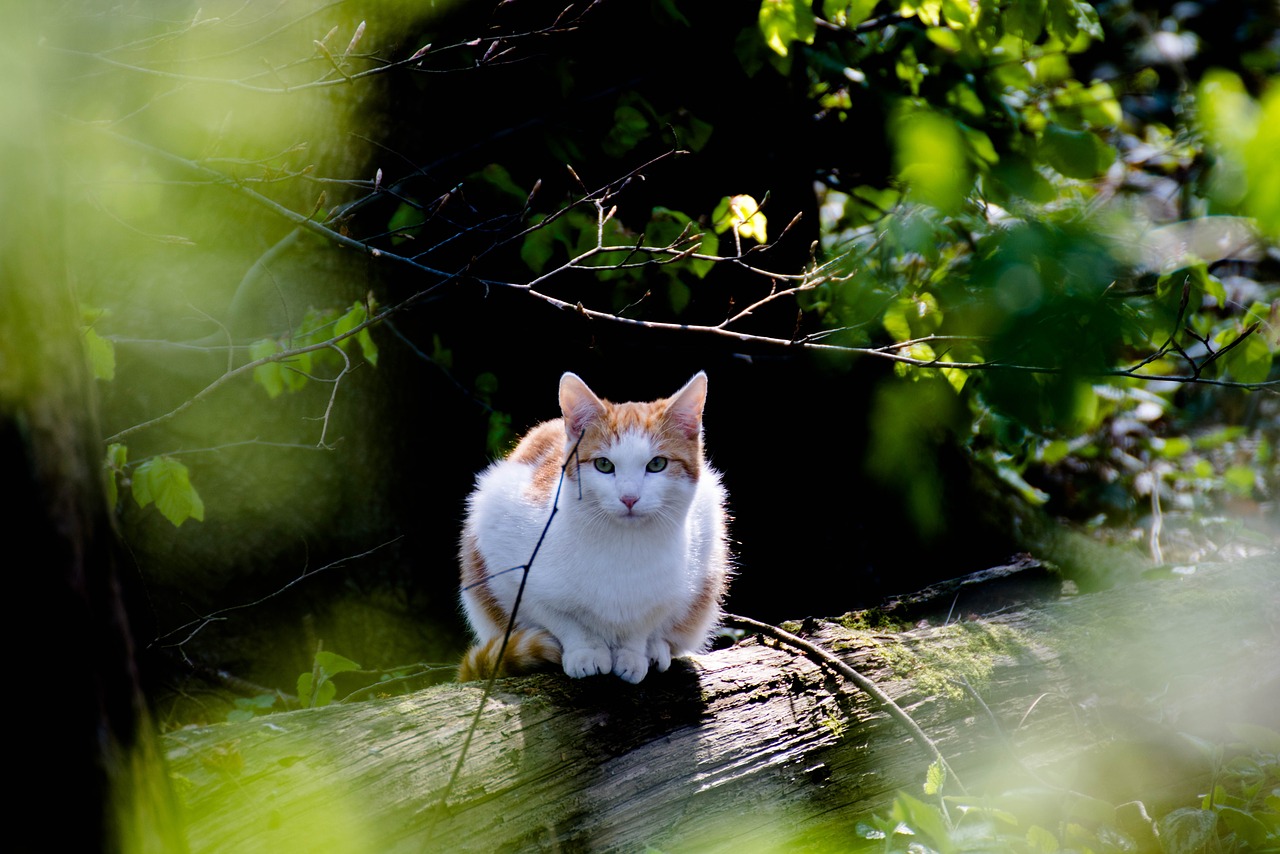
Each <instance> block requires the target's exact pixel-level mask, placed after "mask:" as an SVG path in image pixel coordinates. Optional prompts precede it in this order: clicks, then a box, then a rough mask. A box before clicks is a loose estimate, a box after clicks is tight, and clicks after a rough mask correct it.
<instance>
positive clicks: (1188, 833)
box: [1159, 807, 1218, 854]
mask: <svg viewBox="0 0 1280 854" xmlns="http://www.w3.org/2000/svg"><path fill="white" fill-rule="evenodd" d="M1217 826H1218V816H1217V814H1216V813H1214V812H1213V811H1211V810H1198V809H1192V808H1190V807H1186V808H1183V809H1178V810H1174V811H1173V812H1171V813H1169V814H1168V815H1166V816H1165V817H1164V818H1162V819H1160V822H1159V828H1160V846H1161V848H1163V849H1164V852H1165V854H1202V852H1205V851H1215V850H1217V841H1218V839H1217Z"/></svg>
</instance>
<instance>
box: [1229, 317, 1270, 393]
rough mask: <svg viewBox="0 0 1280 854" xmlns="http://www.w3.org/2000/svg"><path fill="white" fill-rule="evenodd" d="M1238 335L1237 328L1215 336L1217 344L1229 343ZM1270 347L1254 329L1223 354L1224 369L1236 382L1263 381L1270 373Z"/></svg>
mask: <svg viewBox="0 0 1280 854" xmlns="http://www.w3.org/2000/svg"><path fill="white" fill-rule="evenodd" d="M1239 335H1240V331H1238V330H1227V331H1225V332H1224V333H1222V334H1220V335H1219V336H1217V341H1218V345H1219V346H1223V345H1225V344H1229V343H1231V342H1232V341H1234V340H1235V339H1236V338H1237V337H1238V336H1239ZM1271 358H1272V357H1271V349H1270V348H1269V347H1267V342H1266V339H1264V338H1263V337H1262V336H1261V335H1259V334H1258V332H1257V331H1256V330H1255V331H1254V332H1252V333H1251V334H1249V335H1248V336H1246V337H1245V339H1244V340H1243V341H1241V342H1240V343H1239V344H1237V345H1236V346H1234V347H1232V348H1231V352H1229V353H1227V355H1226V356H1223V361H1224V362H1225V370H1226V372H1227V373H1228V374H1229V375H1230V377H1231V378H1232V379H1233V380H1235V381H1236V382H1241V383H1260V382H1265V381H1266V379H1267V377H1268V376H1270V374H1271Z"/></svg>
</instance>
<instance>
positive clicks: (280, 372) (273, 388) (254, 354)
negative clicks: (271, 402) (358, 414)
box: [249, 338, 285, 398]
mask: <svg viewBox="0 0 1280 854" xmlns="http://www.w3.org/2000/svg"><path fill="white" fill-rule="evenodd" d="M278 350H279V347H278V346H277V345H276V342H275V341H274V340H272V339H271V338H263V339H262V340H260V341H255V342H253V343H252V344H250V345H249V358H250V359H252V360H253V361H255V362H256V361H257V360H259V359H265V358H266V357H268V356H272V355H275V353H276V352H278ZM253 379H254V382H256V383H257V384H258V385H260V386H262V387H263V388H264V389H266V391H267V396H268V397H271V398H276V397H279V396H280V393H281V392H282V391H284V388H285V382H284V369H283V368H281V367H280V363H279V362H267V363H265V364H262V365H258V367H256V368H254V369H253Z"/></svg>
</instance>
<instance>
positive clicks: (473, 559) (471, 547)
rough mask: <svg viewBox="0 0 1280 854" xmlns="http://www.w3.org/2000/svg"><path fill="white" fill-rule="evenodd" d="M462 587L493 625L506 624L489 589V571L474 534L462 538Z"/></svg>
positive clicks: (504, 614) (499, 607) (501, 610)
mask: <svg viewBox="0 0 1280 854" xmlns="http://www.w3.org/2000/svg"><path fill="white" fill-rule="evenodd" d="M462 586H463V587H465V588H468V589H470V590H471V591H472V593H473V595H474V596H475V598H476V601H477V602H479V603H480V607H481V609H482V610H483V611H484V613H485V615H486V616H487V617H488V618H489V619H490V620H492V621H493V623H494V625H497V626H505V625H506V624H507V612H506V611H504V610H503V609H502V606H501V605H499V604H498V600H497V599H495V598H494V597H493V591H491V590H490V589H489V570H488V567H486V566H485V563H484V558H483V557H481V556H480V550H479V548H478V546H477V544H476V537H475V534H471V533H467V534H463V536H462Z"/></svg>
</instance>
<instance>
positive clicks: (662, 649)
mask: <svg viewBox="0 0 1280 854" xmlns="http://www.w3.org/2000/svg"><path fill="white" fill-rule="evenodd" d="M648 653H649V660H650V661H651V662H653V666H654V667H656V668H658V672H659V673H666V672H667V668H668V667H670V666H671V643H670V642H669V641H667V640H666V639H664V638H650V639H649V644H648Z"/></svg>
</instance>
